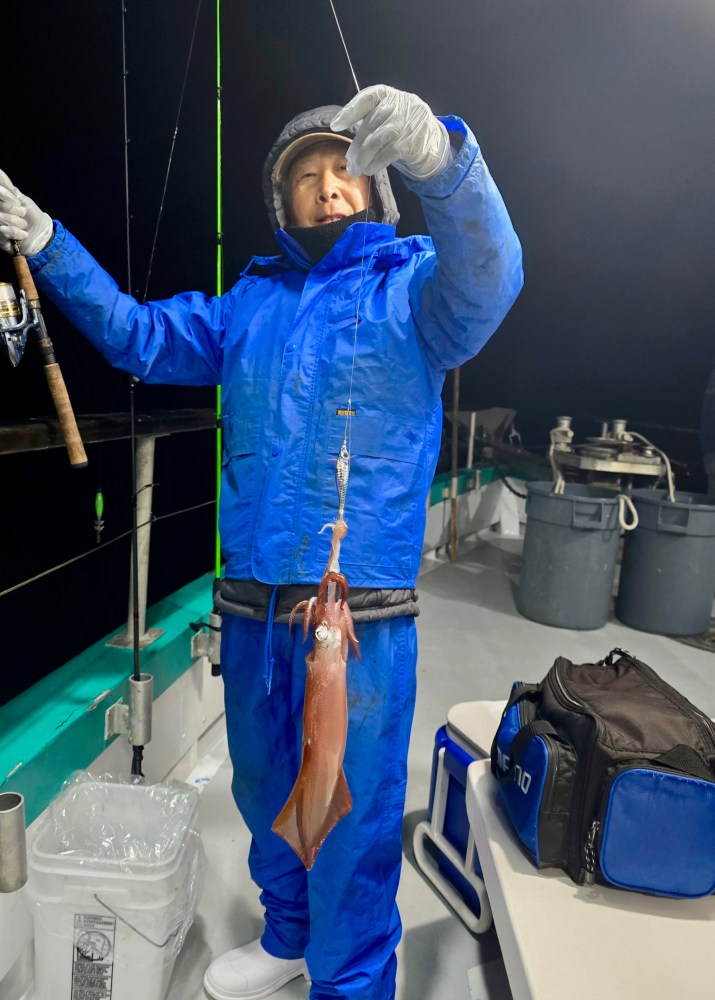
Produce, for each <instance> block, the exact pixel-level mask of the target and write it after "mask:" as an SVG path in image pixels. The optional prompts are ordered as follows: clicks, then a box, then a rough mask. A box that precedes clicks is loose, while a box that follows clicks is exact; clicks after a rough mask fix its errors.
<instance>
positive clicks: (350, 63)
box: [328, 0, 360, 91]
mask: <svg viewBox="0 0 715 1000" xmlns="http://www.w3.org/2000/svg"><path fill="white" fill-rule="evenodd" d="M328 2H329V3H330V8H331V10H332V12H333V17H334V18H335V23H336V24H337V26H338V33H339V35H340V41H341V42H342V43H343V48H344V49H345V56H346V58H347V60H348V66H349V67H350V72H351V73H352V77H353V80H354V81H355V90H357V91H359V90H360V84H359V83H358V80H357V77H356V76H355V70H354V69H353V63H352V59H351V58H350V53H349V52H348V46H347V43H346V41H345V35H344V34H343V29H342V28H341V27H340V21H339V20H338V12H337V11H336V10H335V4H334V3H333V0H328Z"/></svg>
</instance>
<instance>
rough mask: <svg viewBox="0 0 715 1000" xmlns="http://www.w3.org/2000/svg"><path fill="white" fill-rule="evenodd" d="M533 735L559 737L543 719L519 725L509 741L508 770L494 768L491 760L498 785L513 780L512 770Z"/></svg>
mask: <svg viewBox="0 0 715 1000" xmlns="http://www.w3.org/2000/svg"><path fill="white" fill-rule="evenodd" d="M535 736H555V737H556V738H557V739H558V738H559V734H558V733H557V732H556V730H555V729H554V727H553V726H552V725H551V723H550V722H547V721H546V720H545V719H534V721H533V722H527V723H526V725H525V726H522V727H521V729H520V730H519V732H518V733H517V734H516V736H515V737H514V739H513V740H512V741H511V749H510V750H509V768H508V770H506V771H504V772H503V773H501V772H500V771H499V770H495V762H494V760H492V771H493V772H494V774H495V775H496V779H497V781H498V782H499V784H500V785H508V784H509V783H510V782H512V781H513V780H514V772H515V771H516V768H517V765H518V764H519V762H520V761H521V758H522V756H523V754H524V751H525V750H526V748H527V746H528V745H529V743H531V741H532V740H533V738H534V737H535Z"/></svg>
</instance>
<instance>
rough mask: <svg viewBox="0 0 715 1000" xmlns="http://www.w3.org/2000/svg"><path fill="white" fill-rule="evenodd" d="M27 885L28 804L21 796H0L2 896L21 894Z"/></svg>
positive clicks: (2, 794) (5, 794)
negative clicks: (11, 893)
mask: <svg viewBox="0 0 715 1000" xmlns="http://www.w3.org/2000/svg"><path fill="white" fill-rule="evenodd" d="M25 882H27V848H26V844H25V800H24V798H23V797H22V795H19V794H18V793H17V792H0V892H17V890H18V889H21V888H22V887H23V885H24V884H25Z"/></svg>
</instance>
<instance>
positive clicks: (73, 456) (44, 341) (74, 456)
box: [13, 241, 88, 469]
mask: <svg viewBox="0 0 715 1000" xmlns="http://www.w3.org/2000/svg"><path fill="white" fill-rule="evenodd" d="M13 250H14V251H15V254H14V257H13V261H14V263H15V273H16V275H17V281H18V284H19V286H20V288H21V289H22V291H23V292H24V293H25V295H26V296H27V304H28V306H29V308H30V310H32V311H33V313H34V316H35V319H36V321H37V323H36V325H35V327H34V330H35V333H36V335H37V343H38V346H39V348H40V354H41V355H42V364H43V367H44V369H45V376H46V378H47V385H48V387H49V390H50V395H51V396H52V402H53V403H54V405H55V410H56V411H57V419H58V420H59V422H60V428H61V430H62V436H63V438H64V440H65V447H66V448H67V454H68V455H69V460H70V464H71V465H72V467H73V468H75V469H83V468H84V467H85V466H86V465H87V464H88V463H87V453H86V452H85V450H84V445H83V444H82V438H81V437H80V433H79V428H78V427H77V420H76V419H75V415H74V410H73V409H72V404H71V403H70V398H69V394H68V393H67V386H66V385H65V380H64V378H63V377H62V372H61V371H60V366H59V365H58V364H57V361H56V359H55V351H54V348H53V346H52V341H51V340H50V338H49V336H48V334H47V330H46V329H45V321H44V319H43V317H42V310H41V307H40V298H39V296H38V294H37V289H36V288H35V282H34V280H33V278H32V274H31V273H30V268H29V266H28V264H27V260H26V259H25V258H24V257H23V256H22V254H21V253H20V248H19V247H18V245H17V243H16V242H14V241H13Z"/></svg>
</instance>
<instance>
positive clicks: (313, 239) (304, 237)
mask: <svg viewBox="0 0 715 1000" xmlns="http://www.w3.org/2000/svg"><path fill="white" fill-rule="evenodd" d="M355 222H377V212H376V211H375V209H374V207H373V206H372V205H370V207H369V208H368V209H367V211H364V210H363V211H362V212H356V213H355V215H348V216H347V218H345V219H338V220H337V221H336V222H324V223H322V225H319V226H286V227H285V231H286V232H287V233H288V235H289V236H291V237H292V238H293V239H294V240H295V241H296V243H299V244H300V246H301V247H302V248H303V250H305V252H306V254H307V255H308V257H309V258H310V261H311V263H312V264H317V263H318V261H319V260H322V259H323V257H324V256H325V255H326V253H328V251H329V250H332V249H333V247H334V246H335V244H336V243H337V242H338V240H339V239H340V237H341V236H342V235H343V233H344V232H346V231H347V230H348V229H349V228H350V226H352V225H353V223H355Z"/></svg>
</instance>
